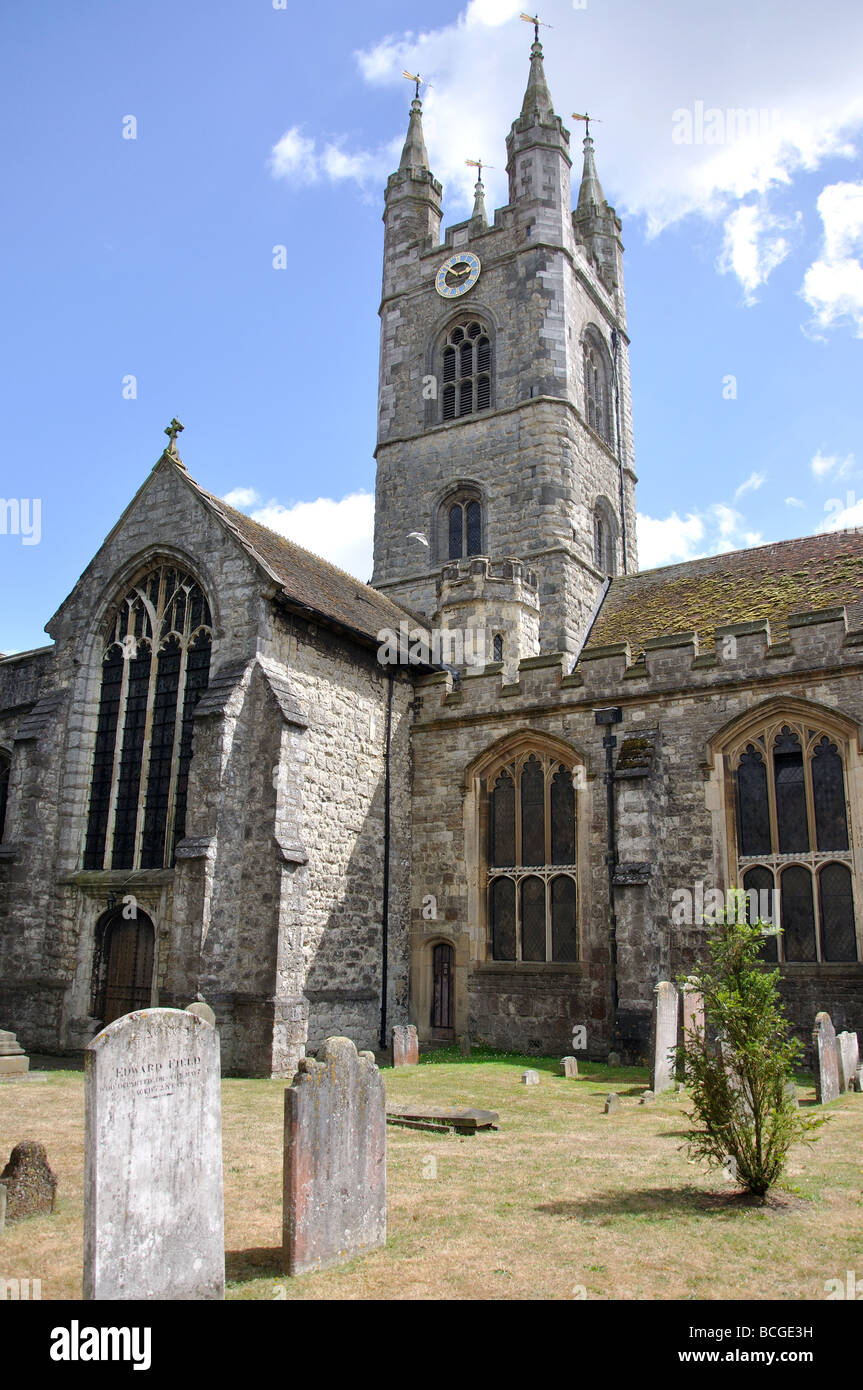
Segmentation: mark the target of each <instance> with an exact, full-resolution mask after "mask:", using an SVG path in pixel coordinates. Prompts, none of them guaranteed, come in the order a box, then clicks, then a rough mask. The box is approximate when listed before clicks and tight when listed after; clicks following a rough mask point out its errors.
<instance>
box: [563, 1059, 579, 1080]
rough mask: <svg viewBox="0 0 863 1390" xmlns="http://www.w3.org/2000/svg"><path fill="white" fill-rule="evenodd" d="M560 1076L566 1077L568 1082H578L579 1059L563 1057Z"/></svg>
mask: <svg viewBox="0 0 863 1390" xmlns="http://www.w3.org/2000/svg"><path fill="white" fill-rule="evenodd" d="M560 1074H561V1076H565V1077H566V1079H567V1080H568V1081H577V1080H578V1059H577V1058H575V1057H561V1059H560Z"/></svg>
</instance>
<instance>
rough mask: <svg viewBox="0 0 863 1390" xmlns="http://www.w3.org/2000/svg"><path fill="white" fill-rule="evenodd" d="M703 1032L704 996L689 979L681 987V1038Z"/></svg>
mask: <svg viewBox="0 0 863 1390" xmlns="http://www.w3.org/2000/svg"><path fill="white" fill-rule="evenodd" d="M703 1032H704V996H703V994H701V993H700V991H699V990H697V989H696V988H695V986H694V984H693V982H692V980H691V979H689V980H687V981H686V983H685V984H684V986H683V1036H684V1038H686V1037H691V1036H693V1035H695V1034H697V1033H703Z"/></svg>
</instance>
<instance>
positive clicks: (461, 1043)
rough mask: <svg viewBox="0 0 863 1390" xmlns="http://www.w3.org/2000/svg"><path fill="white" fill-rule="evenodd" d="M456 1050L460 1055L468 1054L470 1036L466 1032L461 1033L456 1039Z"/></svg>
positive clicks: (465, 1055)
mask: <svg viewBox="0 0 863 1390" xmlns="http://www.w3.org/2000/svg"><path fill="white" fill-rule="evenodd" d="M458 1050H459V1052H460V1053H461V1055H462V1057H469V1056H470V1038H469V1037H468V1035H467V1033H462V1034H461V1036H460V1037H459V1040H458Z"/></svg>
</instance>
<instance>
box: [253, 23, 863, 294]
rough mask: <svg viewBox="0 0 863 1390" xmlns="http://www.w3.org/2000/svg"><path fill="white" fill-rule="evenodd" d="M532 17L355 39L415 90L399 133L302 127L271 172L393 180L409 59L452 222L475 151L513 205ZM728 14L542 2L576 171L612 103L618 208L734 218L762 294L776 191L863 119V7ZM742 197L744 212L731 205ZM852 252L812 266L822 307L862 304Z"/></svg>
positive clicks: (611, 164)
mask: <svg viewBox="0 0 863 1390" xmlns="http://www.w3.org/2000/svg"><path fill="white" fill-rule="evenodd" d="M518 14H519V4H518V3H510V0H470V3H467V4H466V5H464V7H463V8H462V10H461V12H460V13H459V14H458V15H457V17H456V18H455V19H454V20H453V21H452V22H450V23H448V24H445V25H442V26H440V27H438V28H428V29H424V30H422V31H419V32H416V31H408V30H403V31H401V32H395V33H390V34H388V35H387V36H386V37H384V38H382V39H380V40H379V41H378V42H376V43H372V44H370V45H369V46H368V47H367V48H365V49H363V50H361V51H360V52H358V53H357V54H356V61H357V65H358V67H359V71H360V73H361V75H362V77H363V78H364V79H365V81H366V82H368V83H369V84H370V85H372V86H375V87H379V88H390V89H392V90H393V91H395V90H399V91H400V92H401V93H402V95H403V97H404V102H403V104H402V106H401V114H400V116H399V118H398V120H397V121H396V122H395V123H394V128H393V136H392V140H391V142H390V144H389V145H388V146H386V147H381V146H380V145H379V144H376V145H374V146H373V147H372V148H368V149H364V148H363V147H362V143H363V142H362V139H361V137H356V136H353V135H352V136H350V137H348V136H342V137H338V136H336V137H326V138H324V139H323V140H321V141H319V142H310V141H309V140H308V138H307V137H306V136H305V135H303V134H302V132H301V131H300V130H299V129H298V128H297V127H296V126H293V127H291V129H290V130H288V131H287V132H286V134H285V136H283V137H282V140H281V141H280V142H279V144H278V145H277V146H276V152H279V153H276V152H274V156H273V171H274V173H280V174H282V175H283V176H286V177H291V178H293V179H295V180H299V181H304V180H305V181H310V180H311V181H315V180H317V179H320V178H323V177H326V178H329V179H345V178H349V179H353V180H355V181H357V182H358V183H360V184H361V185H362V186H363V187H364V188H366V189H369V186H370V183H371V182H372V181H374V182H376V183H377V185H378V187H379V188H380V187H381V186H382V184H383V182H384V179H385V176H386V175H387V174H388V173H390V172H391V171H392V169H393V168H395V165H396V162H397V153H398V150H399V149H400V148H401V144H402V142H403V140H404V135H405V130H406V128H407V107H408V104H409V97H410V95H411V90H410V87H409V86H408V84H407V83H406V82H404V80H403V78H402V76H401V73H402V69H403V68H407V69H408V70H409V71H411V72H420V73H422V75H423V77H428V79H429V80H430V82H431V83H432V84H433V85H432V87H431V88H425V89H424V91H423V104H424V126H425V134H426V143H427V145H428V148H429V156H430V162H431V165H432V168H433V170H434V172H435V174H436V175H437V177H438V178H440V179H441V180H442V181H443V183H444V188H445V196H446V200H447V207H446V213H445V217H446V221H448V222H452V221H456V220H458V218H459V217H461V216H464V215H465V214H466V213H467V212H468V211H469V210H470V207H471V205H472V196H473V181H474V174H473V171H472V170H469V169H467V168H466V167H465V163H464V161H465V158H466V157H467V155H471V156H472V157H478V156H482V157H483V158H484V159H488V160H489V161H490V166H491V165H494V166H496V167H495V168H491V167H490V166H489V167H488V173H487V178H486V183H487V204H488V206H489V208H492V207H494V206H501V205H503V204H504V203H506V202H507V200H508V190H507V179H506V173H505V170H504V165H505V163H506V159H505V153H504V148H503V144H504V137H505V135H506V133H507V131H508V130H509V127H510V125H511V123H512V121H513V119H514V118H515V117H516V116H517V114H518V111H519V106H520V102H521V97H522V93H523V91H524V86H525V82H526V79H527V72H528V52H529V45H530V40H531V38H532V35H531V33H530V30H529V28H528V26H527V25H526V24H520V23H519V22H518V18H517V16H518ZM722 14H723V27H724V30H725V32H727V33H732V34H735V35H737V37H738V41H737V42H735V43H717V42H715V35H714V33H713V24H714V18H712V17H711V15H710V14H709V13H708V12H707V11H705V10H704V7H703V6H699V5H693V4H692V0H663V5H662V7H661V9H660V10H659V11H658V10H657V8H656V7H655V6H652V5H645V4H644V3H643V0H618V3H617V4H616V5H614V6H610V5H596V6H594V5H591V6H589V7H585V8H584V9H583V10H582V9H575V8H574V6H573V5H572V0H546V3H545V7H544V10H543V18H544V19H547V20H548V21H549V23H550V24H551V25H553V28H552V29H551V30H542V31H541V32H542V39H543V44H544V48H545V66H546V72H547V75H548V80H549V86H550V89H551V92H552V96H553V97H554V99H555V104H556V109H557V111H558V112H559V114H560V115H561V116H562V117H563V119H564V122H565V124H566V125H567V126H568V128H570V129H571V130H572V136H573V139H572V153H573V159H574V168H573V174H574V175H575V176H576V177H577V176H578V173H579V172H580V169H579V165H580V135H581V130H580V127H578V126H576V125H575V123H574V122H573V121H572V120H571V117H570V112H571V110H572V108H573V107H577V109H579V110H582V111H584V110H594V109H596V110H599V111H600V112H601V115H602V118H603V122H604V123H603V124H602V125H598V126H597V127H596V128H595V129H594V132H593V133H594V136H595V138H596V140H597V158H598V164H599V171H600V176H601V178H602V180H603V185H604V187H605V191H606V193H607V194H608V196H609V198H610V199H611V201H612V202H616V203H617V205H618V210H619V211H620V212H622V213H623V214H624V215H626V216H632V215H642V216H644V218H645V219H646V222H647V225H648V229H649V231H650V232H651V233H658V232H659V231H661V230H662V229H663V228H665V227H667V226H670V225H671V224H673V223H675V222H677V221H679V220H680V219H682V218H684V217H686V216H688V215H690V214H693V213H695V214H699V215H702V216H705V217H707V218H710V219H718V218H722V219H723V221H724V223H725V237H726V247H725V250H724V253H723V254H724V257H725V259H726V260H727V264H728V268H729V269H730V270H733V271H734V273H735V274H739V275H740V277H741V283H742V284H743V287H744V291H745V293H746V295H747V296H752V295H754V294H755V292H756V291H757V289H758V288H759V286H761V285H763V284H764V281H765V280H766V278H767V277H768V275H769V274H770V272H771V270H772V269H774V268H775V266H776V265H778V264H779V263H780V262H781V261H782V260H783V259H784V258H785V256H786V255H787V254H788V238H787V237H786V236H785V235H783V233H784V232H787V230H788V228H787V227H786V226H784V225H783V224H782V223H781V221H780V220H779V218H778V217H777V215H776V213H775V210H773V209H771V208H770V206H769V202H770V195H771V193H772V192H773V191H775V190H781V189H783V188H788V186H789V185H790V184H791V183H792V181H793V178H794V176H795V174H797V173H798V172H800V171H801V170H806V171H812V170H814V169H817V168H818V166H819V165H820V164H821V163H822V162H823V161H824V160H826V159H828V158H832V157H842V158H851V157H852V156H853V155H854V136H855V134H856V133H857V132H859V131H860V130H861V128H863V90H861V86H860V82H859V71H858V69H859V62H858V53H859V50H860V46H861V43H863V6H849V5H848V3H847V0H821V3H820V7H819V12H818V22H817V23H813V19H812V15H813V11H812V7H811V3H810V0H783V6H782V22H781V23H777V20H776V12H775V7H774V6H770V5H761V6H753V5H752V3H751V0H726V3H725V5H724V6H723V12H722ZM622 32H625V33H626V36H627V41H626V43H625V44H621V43H620V34H621V33H622ZM609 53H614V55H615V62H614V64H613V65H612V66H610V65H609V63H608V61H607V55H608V54H609ZM646 53H649V55H650V61H649V62H645V61H644V55H645V54H646ZM681 112H685V113H689V115H690V116H691V118H692V119H691V121H690V126H691V131H690V140H689V141H688V142H687V141H686V140H685V139H684V140H683V141H681V139H680V129H681V120H680V113H681ZM684 134H685V132H684ZM388 151H394V152H395V153H394V154H390V153H388ZM744 199H746V200H748V201H747V202H746V203H745V204H744V208H740V207H738V205H739V204H740V203H741V202H742V201H743V200H744ZM744 209H745V210H744ZM735 212H737V213H740V214H742V215H741V216H738V217H737V218H736V220H732V219H734V218H735ZM792 225H793V224H792ZM840 264H841V261H840V260H838V259H836V258H835V257H834V259H833V261H831V262H829V265H830V267H831V269H830V271H829V273H827V272H825V271H823V270H820V269H819V270H817V271H816V269H815V268H814V267H813V268H812V273H811V276H810V279H809V282H808V286H807V289H808V292H809V294H811V296H812V299H813V301H814V303H813V307H816V306H819V307H818V308H817V310H816V311H817V312H819V313H821V314H825V313H828V312H829V310H828V309H827V308H826V307H820V306H828V305H831V304H833V305H836V304H843V305H845V304H849V303H850V305H852V306H854V305H856V304H857V303H858V302H860V301H859V300H858V290H859V289H860V286H859V284H858V281H857V279H856V274H855V275H852V274H851V271H849V270H848V269H847V268H846V269H845V270H844V271H841V270H837V269H836V267H837V266H839V265H840ZM840 280H841V283H838V282H839V281H840ZM846 312H850V310H846Z"/></svg>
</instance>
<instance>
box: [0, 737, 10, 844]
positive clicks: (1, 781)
mask: <svg viewBox="0 0 863 1390" xmlns="http://www.w3.org/2000/svg"><path fill="white" fill-rule="evenodd" d="M11 769H12V759H11V757H10V756H9V754H8V753H7V752H6V749H5V748H0V840H2V839H3V830H4V827H5V825H6V806H7V804H8V801H9V773H10V772H11Z"/></svg>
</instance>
